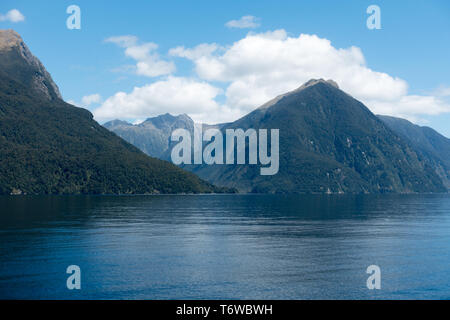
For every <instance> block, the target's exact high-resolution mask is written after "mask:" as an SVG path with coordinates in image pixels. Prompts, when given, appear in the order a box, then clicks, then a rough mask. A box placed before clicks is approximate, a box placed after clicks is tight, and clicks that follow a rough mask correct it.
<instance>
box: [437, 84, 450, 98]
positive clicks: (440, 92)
mask: <svg viewBox="0 0 450 320" xmlns="http://www.w3.org/2000/svg"><path fill="white" fill-rule="evenodd" d="M434 94H435V95H437V96H438V97H450V87H446V86H440V87H439V88H437V89H436V90H435V92H434Z"/></svg>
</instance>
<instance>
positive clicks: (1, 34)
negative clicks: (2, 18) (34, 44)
mask: <svg viewBox="0 0 450 320" xmlns="http://www.w3.org/2000/svg"><path fill="white" fill-rule="evenodd" d="M21 43H23V40H22V38H21V37H20V35H19V34H18V33H17V32H15V31H14V30H12V29H8V30H0V50H10V49H11V48H13V47H17V46H20V44H21Z"/></svg>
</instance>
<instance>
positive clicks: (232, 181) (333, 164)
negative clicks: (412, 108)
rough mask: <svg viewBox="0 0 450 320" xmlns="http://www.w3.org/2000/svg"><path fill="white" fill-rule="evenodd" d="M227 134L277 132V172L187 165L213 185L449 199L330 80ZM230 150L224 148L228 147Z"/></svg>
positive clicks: (427, 168) (419, 160)
mask: <svg viewBox="0 0 450 320" xmlns="http://www.w3.org/2000/svg"><path fill="white" fill-rule="evenodd" d="M219 127H220V128H221V130H222V131H225V130H226V129H237V128H242V129H244V130H246V129H249V128H253V129H256V130H258V129H262V128H267V129H279V148H280V153H279V157H280V165H279V172H278V173H277V174H276V175H272V176H263V175H260V167H261V166H260V165H187V166H185V168H187V169H189V170H192V171H193V172H195V173H196V174H198V175H199V176H200V177H202V178H204V179H206V180H208V181H210V182H211V183H214V184H217V185H220V186H227V187H235V188H237V189H239V190H240V191H243V192H261V193H316V192H317V193H414V192H446V191H447V189H446V187H445V186H444V185H443V182H442V180H441V179H440V178H439V176H438V175H437V174H436V173H435V170H434V169H433V168H432V167H431V164H430V163H429V162H427V161H426V160H424V159H423V157H422V156H421V155H420V154H418V153H417V152H416V151H415V150H414V148H413V147H412V146H411V145H410V144H408V142H407V141H405V139H403V138H402V137H400V136H399V135H398V134H396V133H395V132H394V131H393V130H391V129H390V128H389V127H388V126H387V125H386V124H385V123H384V122H383V121H381V120H380V119H379V118H377V117H376V116H375V115H374V114H373V113H372V112H370V110H369V109H368V108H367V107H365V106H364V105H363V104H362V103H361V102H359V101H357V100H356V99H354V98H352V97H351V96H350V95H348V94H346V93H345V92H343V91H341V90H340V89H339V88H338V86H337V84H336V83H335V82H333V81H325V80H322V79H320V80H310V81H308V82H307V83H305V84H304V85H302V86H301V87H300V88H298V89H296V90H294V91H292V92H289V93H287V94H284V95H281V96H279V97H276V98H275V99H273V100H272V101H269V102H268V103H266V104H264V105H263V106H261V107H259V108H258V109H256V110H254V111H253V112H251V113H249V114H248V115H246V116H244V117H243V118H241V119H239V120H237V121H235V122H232V123H228V124H224V125H221V126H219ZM224 144H225V142H224Z"/></svg>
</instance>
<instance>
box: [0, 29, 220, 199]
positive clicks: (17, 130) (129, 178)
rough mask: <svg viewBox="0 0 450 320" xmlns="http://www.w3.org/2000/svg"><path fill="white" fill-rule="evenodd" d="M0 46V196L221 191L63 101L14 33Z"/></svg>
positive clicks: (2, 37)
mask: <svg viewBox="0 0 450 320" xmlns="http://www.w3.org/2000/svg"><path fill="white" fill-rule="evenodd" d="M0 44H1V49H0V194H157V193H211V192H224V191H228V189H224V188H218V187H215V186H213V185H212V184H210V183H208V182H206V181H204V180H201V179H200V178H198V177H197V176H196V175H194V174H192V173H190V172H186V171H184V170H182V169H181V168H179V167H177V166H175V165H173V164H171V163H169V162H166V161H162V160H159V159H155V158H151V157H148V156H147V155H145V154H144V153H143V152H142V151H140V150H139V149H138V148H136V147H135V146H133V145H131V144H129V143H128V142H126V141H125V140H123V139H121V138H119V137H118V136H117V135H115V134H114V133H112V132H110V131H108V130H107V129H106V128H104V127H102V126H101V125H99V124H98V123H97V122H96V121H94V120H93V116H92V114H91V113H90V112H89V111H88V110H86V109H83V108H78V107H75V106H72V105H70V104H68V103H66V102H64V101H63V100H62V99H61V98H60V93H59V90H58V88H57V86H56V84H55V86H56V87H54V86H53V85H52V83H53V80H52V79H51V76H50V74H49V73H48V72H47V71H46V70H45V67H44V66H43V65H42V63H41V62H40V61H39V60H38V59H37V58H36V57H34V56H33V55H32V54H31V52H30V51H29V49H28V47H26V45H25V44H24V43H23V40H22V39H21V38H20V36H18V34H17V33H15V32H14V31H11V30H7V31H5V30H2V31H0ZM36 79H37V80H36ZM37 83H40V85H38V86H37Z"/></svg>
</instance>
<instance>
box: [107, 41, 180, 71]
mask: <svg viewBox="0 0 450 320" xmlns="http://www.w3.org/2000/svg"><path fill="white" fill-rule="evenodd" d="M105 42H109V43H114V44H116V45H117V46H119V47H121V48H124V49H125V55H126V56H127V57H129V58H131V59H133V60H135V61H136V65H135V66H132V67H131V69H132V70H133V71H134V72H135V73H136V74H138V75H142V76H146V77H158V76H162V75H168V74H171V73H172V72H174V71H175V69H176V68H175V64H174V63H173V62H170V61H165V60H163V59H161V58H160V56H159V54H158V53H157V49H158V45H157V44H156V43H153V42H147V43H141V44H139V39H138V38H137V37H136V36H133V35H125V36H116V37H110V38H107V39H106V40H105ZM125 68H126V69H127V70H129V69H130V66H126V67H125ZM116 71H117V70H116Z"/></svg>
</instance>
